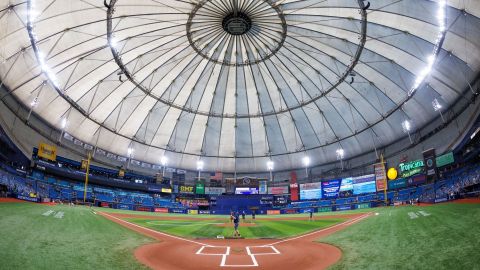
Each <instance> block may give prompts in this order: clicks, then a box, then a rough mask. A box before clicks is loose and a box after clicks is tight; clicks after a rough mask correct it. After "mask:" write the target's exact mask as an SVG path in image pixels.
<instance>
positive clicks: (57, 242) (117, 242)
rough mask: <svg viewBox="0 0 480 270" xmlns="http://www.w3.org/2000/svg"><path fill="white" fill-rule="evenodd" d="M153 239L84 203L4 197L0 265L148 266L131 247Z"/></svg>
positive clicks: (127, 267)
mask: <svg viewBox="0 0 480 270" xmlns="http://www.w3.org/2000/svg"><path fill="white" fill-rule="evenodd" d="M49 210H53V211H55V213H53V214H50V215H49V216H43V215H42V214H44V213H45V212H47V211H49ZM58 212H63V213H64V216H63V218H55V217H54V215H55V214H57V213H58ZM151 241H153V240H151V239H150V238H147V237H144V236H142V235H140V234H137V233H135V232H133V231H131V230H129V229H127V228H124V227H122V226H119V225H117V224H115V223H113V222H111V221H109V220H106V219H105V218H104V217H101V216H99V215H95V214H93V213H92V211H91V210H90V209H88V208H86V207H69V206H44V205H38V204H32V203H0V269H147V268H146V267H144V266H143V265H141V264H140V263H139V262H137V261H136V260H135V258H134V256H133V251H134V249H135V248H136V247H138V246H141V245H143V244H145V243H148V242H151Z"/></svg>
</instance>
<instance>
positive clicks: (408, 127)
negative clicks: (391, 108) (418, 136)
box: [402, 120, 412, 132]
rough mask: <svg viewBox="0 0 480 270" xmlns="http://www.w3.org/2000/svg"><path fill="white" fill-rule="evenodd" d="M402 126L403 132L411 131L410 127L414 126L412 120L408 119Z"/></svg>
mask: <svg viewBox="0 0 480 270" xmlns="http://www.w3.org/2000/svg"><path fill="white" fill-rule="evenodd" d="M402 128H403V132H409V131H410V129H411V128H412V125H411V124H410V121H408V120H405V121H403V123H402Z"/></svg>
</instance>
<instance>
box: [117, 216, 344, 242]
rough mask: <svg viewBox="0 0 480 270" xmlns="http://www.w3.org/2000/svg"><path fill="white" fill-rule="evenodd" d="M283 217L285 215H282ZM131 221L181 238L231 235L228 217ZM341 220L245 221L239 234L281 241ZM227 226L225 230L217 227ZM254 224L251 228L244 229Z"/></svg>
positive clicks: (231, 226)
mask: <svg viewBox="0 0 480 270" xmlns="http://www.w3.org/2000/svg"><path fill="white" fill-rule="evenodd" d="M284 217H285V216H284ZM126 220H127V221H130V222H133V223H135V224H138V225H140V226H144V227H147V228H150V229H153V230H157V231H161V232H165V233H168V234H173V235H177V236H182V237H186V238H215V237H217V236H219V235H221V236H224V237H228V236H232V235H233V224H230V223H228V222H229V220H228V218H225V217H224V218H222V219H214V220H191V221H184V220H183V221H182V220H152V219H148V218H147V219H145V218H128V219H126ZM342 221H345V219H341V218H332V219H323V220H312V221H310V220H308V219H307V218H305V219H304V220H271V219H267V220H258V219H257V220H255V221H252V220H247V221H246V222H245V223H243V222H240V227H239V231H240V233H241V235H242V236H243V237H245V238H284V237H289V236H294V235H299V234H304V233H307V232H310V231H313V230H318V229H322V228H326V227H329V226H332V225H334V224H337V223H340V222H342ZM225 223H227V224H228V225H227V226H226V227H220V226H218V225H222V224H225ZM251 223H254V224H255V226H246V225H248V224H251Z"/></svg>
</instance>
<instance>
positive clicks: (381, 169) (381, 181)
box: [373, 163, 387, 191]
mask: <svg viewBox="0 0 480 270" xmlns="http://www.w3.org/2000/svg"><path fill="white" fill-rule="evenodd" d="M373 168H374V170H375V179H376V182H377V183H376V184H377V191H382V190H386V189H387V174H386V173H385V164H384V163H377V164H374V165H373Z"/></svg>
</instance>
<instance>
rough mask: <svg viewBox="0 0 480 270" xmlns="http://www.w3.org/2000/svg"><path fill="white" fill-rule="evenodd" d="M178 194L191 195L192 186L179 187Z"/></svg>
mask: <svg viewBox="0 0 480 270" xmlns="http://www.w3.org/2000/svg"><path fill="white" fill-rule="evenodd" d="M178 193H184V194H193V187H192V186H179V187H178Z"/></svg>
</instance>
